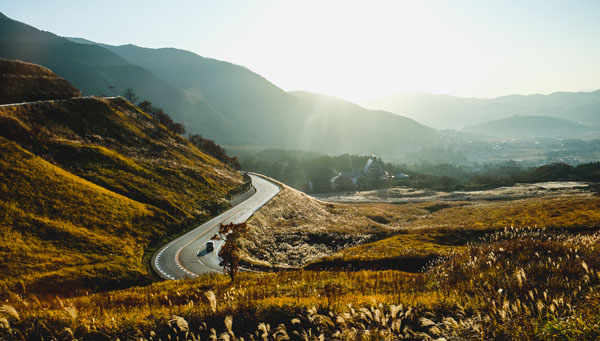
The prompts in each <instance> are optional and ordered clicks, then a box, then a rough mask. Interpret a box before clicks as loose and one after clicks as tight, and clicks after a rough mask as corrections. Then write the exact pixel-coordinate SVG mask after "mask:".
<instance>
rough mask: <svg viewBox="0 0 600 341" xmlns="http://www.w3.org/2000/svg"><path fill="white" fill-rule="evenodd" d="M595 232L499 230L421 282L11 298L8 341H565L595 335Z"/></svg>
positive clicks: (375, 277) (338, 275)
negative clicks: (442, 340)
mask: <svg viewBox="0 0 600 341" xmlns="http://www.w3.org/2000/svg"><path fill="white" fill-rule="evenodd" d="M599 239H600V234H598V233H591V234H585V235H583V234H578V235H575V234H568V233H557V232H550V231H547V230H545V229H533V230H531V229H506V230H503V231H501V232H497V233H494V234H492V235H489V236H488V237H486V239H485V240H480V241H479V242H478V243H476V244H474V245H471V246H467V247H465V249H463V250H458V251H456V252H452V253H451V254H449V255H448V256H447V257H445V258H444V259H443V260H440V261H438V262H436V263H435V264H433V265H431V266H430V267H429V268H428V269H427V270H426V271H425V272H423V273H407V272H401V271H396V270H387V271H302V270H295V271H284V272H279V273H241V274H240V275H239V276H238V277H237V278H236V280H235V282H233V283H231V282H230V281H229V279H228V278H227V277H226V276H223V275H216V276H203V277H201V278H198V279H195V280H182V281H169V282H163V283H157V284H153V285H151V286H147V287H141V288H132V289H127V290H123V291H114V292H108V293H103V294H94V295H87V296H81V297H76V298H69V299H61V298H59V297H55V298H45V299H39V298H37V297H36V296H33V295H30V296H28V297H22V296H19V295H15V294H11V295H10V297H9V298H8V300H7V301H6V303H5V305H3V306H2V307H1V308H0V316H3V317H0V322H1V324H0V327H1V328H2V329H0V333H2V334H0V335H3V336H4V337H7V338H20V337H26V338H35V339H38V338H46V339H51V338H57V339H64V338H67V339H69V338H84V339H89V338H94V339H99V340H105V339H106V340H108V339H115V338H117V337H119V338H121V339H149V340H158V339H162V340H165V339H175V338H179V339H213V340H216V339H217V338H218V339H219V340H241V339H242V337H243V339H244V340H252V339H255V340H258V339H269V340H270V339H277V340H282V339H283V340H285V339H292V340H319V339H334V340H353V339H361V340H397V339H409V340H422V339H436V338H438V337H444V338H446V339H473V340H481V339H497V340H505V339H515V340H517V339H518V340H532V339H564V340H595V339H597V338H598V337H599V336H600V327H599V324H598V323H599V322H600V313H599V310H598V305H599V304H600V295H599V294H598V290H599V289H600V286H599V284H600V273H598V272H597V270H596V269H598V267H599V266H600V256H599V253H598V251H600V250H599V245H600V244H599V243H598V241H599Z"/></svg>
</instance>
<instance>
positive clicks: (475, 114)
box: [362, 90, 600, 129]
mask: <svg viewBox="0 0 600 341" xmlns="http://www.w3.org/2000/svg"><path fill="white" fill-rule="evenodd" d="M362 104H363V105H365V106H366V107H368V108H378V109H383V110H387V111H390V112H393V113H396V114H399V115H405V116H408V117H411V118H413V119H416V120H418V121H419V122H423V123H424V124H427V125H430V126H432V127H436V128H440V129H442V128H452V129H462V128H463V127H465V126H467V125H473V124H478V123H482V122H486V121H490V120H496V119H501V118H507V117H510V116H513V115H525V116H551V117H557V118H562V119H566V120H570V121H573V122H576V123H580V124H583V125H587V126H590V127H596V128H600V90H596V91H591V92H555V93H552V94H550V95H539V94H536V95H508V96H502V97H497V98H490V99H484V98H463V97H454V96H449V95H439V94H429V93H423V92H413V93H403V94H398V95H391V96H385V97H380V98H375V99H371V100H367V101H364V102H362Z"/></svg>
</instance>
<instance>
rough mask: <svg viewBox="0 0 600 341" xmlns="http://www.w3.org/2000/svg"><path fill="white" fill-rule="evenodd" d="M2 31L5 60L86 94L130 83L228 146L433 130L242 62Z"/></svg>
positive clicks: (353, 139) (295, 144)
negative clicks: (48, 72)
mask: <svg viewBox="0 0 600 341" xmlns="http://www.w3.org/2000/svg"><path fill="white" fill-rule="evenodd" d="M0 33H1V35H0V57H4V58H11V59H22V60H26V61H31V62H35V63H38V64H41V65H44V66H47V67H50V68H51V69H53V70H55V71H56V72H57V73H58V74H59V75H61V76H62V77H64V78H65V79H67V80H69V81H71V82H72V83H73V84H74V85H75V86H77V87H78V88H80V89H82V90H83V93H84V94H87V95H90V94H96V95H100V94H108V95H118V94H120V93H122V91H123V90H125V89H126V88H132V89H133V90H134V91H135V92H136V93H137V94H138V96H139V97H140V100H143V99H147V100H150V101H152V102H153V104H155V105H158V106H160V107H163V108H164V109H165V110H166V111H167V112H168V113H170V114H171V116H173V118H174V119H175V120H176V121H179V122H182V123H184V124H185V126H186V127H187V129H188V131H189V132H191V133H200V134H202V135H203V136H205V137H208V138H211V139H214V140H216V141H217V142H218V143H220V144H223V145H230V146H255V147H259V148H284V149H304V150H312V151H319V152H324V153H331V154H342V153H353V154H364V153H368V154H371V153H376V154H380V155H390V154H396V153H398V152H399V151H400V152H402V153H403V152H405V151H406V150H412V149H416V148H419V147H420V146H421V145H422V144H423V143H430V142H431V141H432V140H433V139H432V136H434V135H435V132H434V131H433V130H431V129H430V128H428V127H425V126H423V125H421V124H419V123H417V122H415V121H412V120H407V119H406V118H403V117H399V116H397V115H393V114H391V113H389V114H385V113H383V112H376V111H369V110H364V109H362V108H361V109H360V110H358V109H356V108H354V109H352V110H346V109H348V108H342V107H339V106H331V105H328V106H326V107H323V106H321V105H316V103H315V102H313V101H314V100H316V98H315V97H310V96H303V97H302V98H300V97H299V96H295V95H293V94H289V93H287V92H285V91H283V90H282V89H280V88H278V87H277V86H276V85H274V84H272V83H270V82H269V81H268V80H266V79H264V78H263V77H261V76H260V75H258V74H256V73H254V72H252V71H250V70H248V69H247V68H245V67H242V66H239V65H235V64H231V63H227V62H223V61H218V60H215V59H210V58H205V57H201V56H198V55H196V54H194V53H192V52H189V51H184V50H178V49H172V48H164V49H148V48H141V47H137V46H134V45H124V46H109V45H105V44H95V43H93V42H90V41H89V40H85V39H81V38H70V39H71V40H69V39H65V38H62V37H58V36H56V35H53V34H51V33H47V32H41V31H39V30H36V29H35V28H33V27H30V26H27V25H25V24H22V23H19V22H16V21H14V20H10V19H8V18H3V19H0ZM42 50H44V51H45V53H44V54H40V53H38V52H39V51H42ZM317 102H320V101H317ZM348 115H349V116H348ZM349 117H352V119H349ZM379 117H384V118H385V119H384V120H383V121H379V119H375V118H379ZM384 121H385V122H384ZM341 123H343V124H344V127H346V128H347V129H346V130H343V129H340V124H341ZM405 125H408V127H410V129H406V127H405ZM382 132H385V133H382ZM364 136H368V138H364ZM307 137H311V140H310V141H309V140H307Z"/></svg>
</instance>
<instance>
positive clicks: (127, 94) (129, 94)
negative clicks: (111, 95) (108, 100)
mask: <svg viewBox="0 0 600 341" xmlns="http://www.w3.org/2000/svg"><path fill="white" fill-rule="evenodd" d="M123 97H124V98H125V99H126V100H128V101H129V102H131V103H133V104H135V102H137V100H138V96H137V95H136V94H135V92H134V91H133V89H131V88H127V89H125V91H123Z"/></svg>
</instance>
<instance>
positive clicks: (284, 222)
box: [242, 185, 407, 267]
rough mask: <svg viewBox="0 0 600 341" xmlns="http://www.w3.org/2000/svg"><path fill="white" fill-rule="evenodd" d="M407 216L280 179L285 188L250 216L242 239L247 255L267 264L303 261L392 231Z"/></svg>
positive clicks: (299, 264) (288, 263) (283, 264)
mask: <svg viewBox="0 0 600 341" xmlns="http://www.w3.org/2000/svg"><path fill="white" fill-rule="evenodd" d="M406 216H407V213H397V212H393V211H386V210H384V209H382V208H381V207H379V206H377V205H373V206H372V207H369V208H365V207H361V206H355V205H348V204H329V203H325V202H321V201H318V200H316V199H314V198H312V197H310V196H308V195H306V194H304V193H302V192H300V191H297V190H295V189H293V188H290V187H288V186H285V185H282V190H281V192H280V193H279V194H278V195H277V196H276V197H275V198H273V199H272V200H271V201H270V202H269V203H267V204H266V205H265V206H263V207H262V208H261V209H260V210H259V211H257V212H256V213H255V214H254V215H253V216H252V217H251V218H250V219H249V220H248V225H249V226H250V236H249V237H248V238H247V239H246V240H245V241H244V243H243V244H242V245H243V247H244V249H245V252H246V255H245V259H246V260H247V261H248V262H249V263H253V264H261V265H265V266H270V265H274V266H277V267H290V266H302V265H304V264H306V263H308V262H310V261H311V260H314V259H317V258H320V257H323V256H326V255H330V254H332V253H334V252H336V251H338V250H341V249H343V248H347V247H349V246H352V245H357V244H360V243H364V242H366V241H369V240H373V239H380V238H381V236H382V235H389V234H390V233H393V231H395V230H397V229H399V228H400V227H401V226H402V225H401V222H402V220H403V219H407V217H406ZM388 219H389V220H388Z"/></svg>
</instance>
